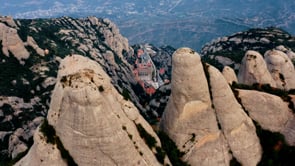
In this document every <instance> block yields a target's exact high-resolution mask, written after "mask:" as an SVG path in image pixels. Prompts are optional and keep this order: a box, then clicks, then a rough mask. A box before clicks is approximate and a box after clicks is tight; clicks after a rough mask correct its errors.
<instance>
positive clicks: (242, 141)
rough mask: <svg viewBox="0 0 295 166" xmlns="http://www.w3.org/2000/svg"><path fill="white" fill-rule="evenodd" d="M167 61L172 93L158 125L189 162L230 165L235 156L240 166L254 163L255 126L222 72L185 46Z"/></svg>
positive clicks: (256, 156)
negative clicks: (170, 65)
mask: <svg viewBox="0 0 295 166" xmlns="http://www.w3.org/2000/svg"><path fill="white" fill-rule="evenodd" d="M172 66H173V68H172V80H171V87H172V88H171V96H170V99H169V102H168V105H167V107H166V109H165V112H164V114H163V117H162V120H161V129H162V130H164V131H165V132H166V133H167V134H168V135H169V136H170V137H171V138H172V139H173V140H174V141H175V142H176V144H177V146H178V148H179V149H180V150H181V151H183V152H185V156H184V157H183V160H185V161H187V162H188V163H189V164H191V165H229V162H230V160H231V158H232V157H235V158H236V159H237V160H238V161H239V162H240V163H241V164H243V165H247V166H254V165H256V164H257V163H258V162H259V161H260V159H261V154H262V152H261V146H260V144H259V139H258V137H257V135H256V128H255V126H254V124H253V122H252V120H251V119H250V118H249V117H248V116H247V114H246V113H245V112H244V110H243V109H242V107H241V105H240V104H239V103H238V102H237V101H236V99H235V96H234V95H233V92H232V91H231V89H230V87H229V85H228V83H227V81H226V80H225V78H224V77H223V76H222V74H221V73H220V72H219V71H218V70H217V69H215V68H214V67H212V66H209V65H207V64H205V66H204V67H203V64H202V62H201V61H200V57H199V55H198V54H197V53H196V52H194V51H193V50H191V49H189V48H180V49H178V50H177V51H176V52H175V53H174V54H173V56H172ZM206 77H207V78H206ZM208 85H210V86H208ZM230 152H232V155H233V156H232V155H231V153H230Z"/></svg>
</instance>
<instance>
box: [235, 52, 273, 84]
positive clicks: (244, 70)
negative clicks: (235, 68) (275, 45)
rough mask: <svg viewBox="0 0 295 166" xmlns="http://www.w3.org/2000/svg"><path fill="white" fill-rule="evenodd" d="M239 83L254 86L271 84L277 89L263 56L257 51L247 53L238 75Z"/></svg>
mask: <svg viewBox="0 0 295 166" xmlns="http://www.w3.org/2000/svg"><path fill="white" fill-rule="evenodd" d="M238 80H239V83H242V84H247V85H252V84H254V83H261V84H269V85H270V86H272V87H276V86H277V85H276V83H275V81H274V80H273V78H272V76H271V74H270V73H269V71H268V70H267V66H266V63H265V61H264V59H263V57H262V55H261V54H260V53H258V52H256V51H247V52H246V54H245V56H244V58H243V60H242V64H241V67H240V69H239V74H238Z"/></svg>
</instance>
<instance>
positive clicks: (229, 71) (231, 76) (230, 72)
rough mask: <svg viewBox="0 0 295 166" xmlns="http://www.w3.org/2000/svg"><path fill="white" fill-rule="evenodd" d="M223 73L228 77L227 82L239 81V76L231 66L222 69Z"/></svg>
mask: <svg viewBox="0 0 295 166" xmlns="http://www.w3.org/2000/svg"><path fill="white" fill-rule="evenodd" d="M222 75H223V76H224V78H225V79H226V81H227V83H228V84H230V85H231V84H232V83H233V82H236V83H237V82H238V78H237V75H236V73H235V71H234V70H233V69H232V68H231V67H229V66H224V68H223V70H222Z"/></svg>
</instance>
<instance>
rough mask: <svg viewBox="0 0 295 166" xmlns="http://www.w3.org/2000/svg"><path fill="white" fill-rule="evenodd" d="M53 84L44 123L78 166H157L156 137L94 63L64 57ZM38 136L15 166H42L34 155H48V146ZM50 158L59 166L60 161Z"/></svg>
mask: <svg viewBox="0 0 295 166" xmlns="http://www.w3.org/2000/svg"><path fill="white" fill-rule="evenodd" d="M57 80H58V81H57V83H56V86H55V90H54V92H53V95H52V101H51V105H50V110H49V112H48V116H47V119H48V122H49V124H50V125H52V126H53V127H54V129H55V130H56V135H57V136H58V137H59V138H60V140H61V142H62V143H63V146H64V147H65V148H66V149H67V150H68V151H69V153H70V155H71V156H72V157H73V159H74V160H75V162H76V163H77V164H78V165H82V166H83V165H150V166H154V165H161V163H159V162H158V160H157V159H156V157H155V147H156V146H158V147H160V146H161V145H160V141H159V139H158V137H157V135H156V134H155V133H154V132H153V129H152V128H151V126H150V125H149V124H148V123H147V122H146V121H145V120H144V119H143V118H142V117H141V115H140V114H139V112H138V110H137V109H136V107H135V106H134V105H133V104H132V103H131V102H129V101H126V100H124V99H123V97H122V96H121V95H119V94H118V92H117V91H116V90H115V88H114V87H113V86H112V85H111V83H110V78H109V77H108V76H107V75H106V74H105V73H104V71H103V70H102V68H101V67H100V66H99V65H98V64H97V63H96V62H94V61H91V60H89V59H88V58H85V57H82V56H79V55H73V56H68V57H66V58H65V59H64V60H63V61H62V62H61V65H60V70H59V73H58V78H57ZM138 125H140V126H142V128H143V129H144V130H145V131H146V132H147V133H149V134H150V135H151V136H152V137H153V138H154V139H155V140H156V142H157V143H156V145H154V146H155V147H151V148H149V146H148V145H147V144H146V143H145V141H144V139H143V138H141V136H140V133H139V131H138V129H137V127H138ZM40 135H42V133H40V132H36V134H35V137H34V138H35V143H34V145H33V147H32V149H31V150H30V151H29V153H28V155H27V156H26V157H25V158H23V159H22V160H21V161H20V162H19V163H18V164H19V165H23V164H29V165H39V164H41V165H42V162H39V161H38V162H37V161H36V160H38V159H40V160H41V159H42V154H38V153H37V151H38V149H44V151H45V153H46V152H49V151H47V150H46V149H48V147H51V145H48V144H45V143H44V142H42V140H41V142H40V140H39V139H38V138H40V137H42V136H40ZM50 151H51V150H50ZM43 153H44V152H43ZM54 153H55V152H54ZM32 156H34V158H35V159H32ZM53 159H54V160H55V162H57V161H56V160H60V157H59V156H58V155H56V156H55V157H54V158H52V160H53ZM50 160H51V159H46V161H48V162H50ZM60 163H62V161H60ZM166 163H169V161H168V159H166Z"/></svg>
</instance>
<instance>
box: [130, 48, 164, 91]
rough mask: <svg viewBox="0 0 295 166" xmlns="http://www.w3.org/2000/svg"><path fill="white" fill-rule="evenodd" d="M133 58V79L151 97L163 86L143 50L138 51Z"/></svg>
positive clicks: (156, 71)
mask: <svg viewBox="0 0 295 166" xmlns="http://www.w3.org/2000/svg"><path fill="white" fill-rule="evenodd" d="M135 56H136V61H135V65H134V69H133V73H134V75H135V78H136V80H137V81H138V83H139V84H140V85H141V86H142V87H143V88H144V90H145V92H146V93H147V94H149V95H152V94H153V93H155V92H156V89H158V88H159V87H160V86H161V85H163V84H164V83H163V81H162V79H161V77H160V76H159V71H158V70H157V68H156V66H155V65H154V63H153V61H152V59H151V57H150V55H149V54H148V53H147V52H146V50H145V49H144V48H141V49H138V50H137V52H136V55H135Z"/></svg>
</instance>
